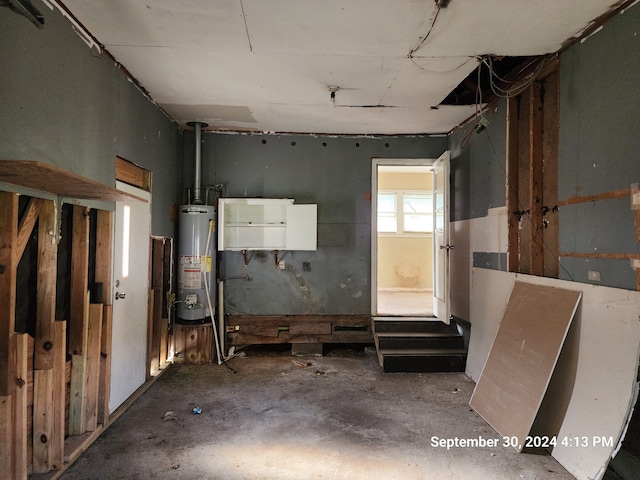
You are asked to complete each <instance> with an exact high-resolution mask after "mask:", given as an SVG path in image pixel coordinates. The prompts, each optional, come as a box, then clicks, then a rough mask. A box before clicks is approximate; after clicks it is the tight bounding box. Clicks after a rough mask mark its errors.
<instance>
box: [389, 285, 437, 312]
mask: <svg viewBox="0 0 640 480" xmlns="http://www.w3.org/2000/svg"><path fill="white" fill-rule="evenodd" d="M378 315H391V316H394V315H404V316H412V315H414V316H415V315H419V316H424V317H428V316H432V315H433V293H431V292H416V291H406V290H378Z"/></svg>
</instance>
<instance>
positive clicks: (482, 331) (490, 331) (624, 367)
mask: <svg viewBox="0 0 640 480" xmlns="http://www.w3.org/2000/svg"><path fill="white" fill-rule="evenodd" d="M516 280H519V281H523V282H527V283H531V284H535V285H548V286H555V287H559V288H565V289H568V290H580V291H582V302H581V305H580V308H579V309H578V312H577V314H576V317H575V319H574V320H573V322H572V327H571V332H570V338H571V342H565V345H564V347H563V354H562V356H561V357H560V359H559V361H558V364H557V366H556V371H555V372H554V380H553V382H552V383H551V384H550V385H549V388H548V390H547V395H546V397H545V402H544V403H545V404H547V403H550V404H551V405H557V406H559V405H561V404H562V408H560V407H558V412H556V414H560V423H561V425H560V427H557V426H554V428H552V429H548V430H549V431H550V432H552V433H553V434H556V440H557V442H558V444H557V445H556V446H555V447H554V448H553V451H552V455H553V457H555V458H556V460H558V462H559V463H560V464H561V465H562V466H563V467H564V468H566V469H567V470H568V471H569V472H570V473H571V474H572V475H574V476H575V477H576V478H577V479H578V480H592V479H599V478H601V477H602V475H603V474H604V471H605V469H606V466H607V464H608V463H609V460H610V459H611V456H612V455H614V454H615V452H616V449H617V446H618V444H619V442H620V440H621V439H622V437H623V432H624V429H625V426H626V425H627V421H628V419H629V416H630V415H631V410H632V408H633V405H634V403H635V395H636V390H637V387H636V385H637V383H636V375H637V370H638V358H639V354H640V292H637V291H631V290H622V289H619V288H610V287H602V286H598V285H588V284H584V283H578V282H570V281H566V280H556V279H550V278H545V277H535V276H530V275H522V274H515V273H508V272H500V271H496V270H487V269H482V268H474V269H473V277H472V282H471V306H470V307H471V318H473V329H472V334H471V338H470V342H469V356H468V358H467V375H469V376H470V377H471V378H472V379H473V380H475V381H478V380H479V377H480V372H481V369H482V366H483V364H484V363H485V360H486V359H487V357H488V355H489V351H490V347H491V342H492V341H493V338H494V337H495V335H496V332H497V331H498V328H499V323H500V318H501V315H502V312H504V309H505V306H506V304H507V300H508V293H507V294H505V292H509V291H510V290H511V288H512V286H513V284H514V281H516ZM489 299H491V301H488V300H489ZM556 376H559V378H557V379H556ZM564 398H569V401H568V402H565V401H564ZM542 413H543V412H542V410H541V411H540V413H539V415H538V418H537V419H536V423H538V421H539V420H546V419H544V418H543V419H541V418H540V417H541V416H542Z"/></svg>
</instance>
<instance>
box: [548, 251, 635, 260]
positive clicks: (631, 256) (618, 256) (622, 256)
mask: <svg viewBox="0 0 640 480" xmlns="http://www.w3.org/2000/svg"><path fill="white" fill-rule="evenodd" d="M560 256H561V257H574V258H606V259H608V260H640V253H603V252H560Z"/></svg>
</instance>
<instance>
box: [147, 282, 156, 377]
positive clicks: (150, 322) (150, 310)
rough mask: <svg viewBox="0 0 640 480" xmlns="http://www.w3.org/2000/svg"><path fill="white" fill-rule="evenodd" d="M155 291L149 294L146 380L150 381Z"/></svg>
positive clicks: (151, 290)
mask: <svg viewBox="0 0 640 480" xmlns="http://www.w3.org/2000/svg"><path fill="white" fill-rule="evenodd" d="M154 295H155V290H153V289H150V290H149V292H148V294H147V372H146V375H145V378H146V379H147V380H148V379H149V378H150V377H151V364H152V358H153V353H152V351H151V344H152V339H153V305H154Z"/></svg>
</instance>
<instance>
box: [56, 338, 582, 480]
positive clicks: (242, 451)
mask: <svg viewBox="0 0 640 480" xmlns="http://www.w3.org/2000/svg"><path fill="white" fill-rule="evenodd" d="M229 365H230V366H231V367H232V368H233V369H235V370H236V372H237V373H233V372H231V371H230V370H229V369H227V368H225V367H224V366H217V365H216V366H187V365H173V366H171V367H169V370H168V371H166V372H165V373H164V374H163V375H162V376H161V377H160V378H159V379H158V381H157V382H156V383H155V384H154V385H153V386H152V387H151V388H150V389H149V390H148V391H147V392H146V393H145V394H144V395H143V396H142V397H141V398H140V399H139V400H138V401H137V402H136V403H135V404H134V405H133V406H132V407H131V408H130V409H129V410H128V411H127V412H126V413H125V414H124V415H123V416H122V417H121V418H120V419H119V420H117V421H116V422H115V423H114V425H113V426H111V428H109V429H108V430H107V431H106V432H105V433H104V434H103V436H102V437H101V438H99V439H98V440H97V441H96V442H95V443H94V444H93V446H91V447H90V448H89V449H88V450H87V451H86V452H85V453H84V454H83V455H82V456H81V457H80V458H79V459H78V461H77V462H76V463H75V464H74V465H72V466H71V467H70V469H69V470H67V472H65V473H64V474H63V475H62V477H61V478H62V479H63V480H75V479H78V480H80V479H82V480H87V479H95V480H99V479H110V480H113V479H127V480H135V479H139V480H142V479H172V480H175V479H181V480H191V479H193V480H195V479H207V480H214V479H220V480H235V479H292V480H294V479H295V480H302V479H327V480H329V479H330V480H338V479H349V480H359V479H367V480H370V479H381V480H385V479H402V480H411V479H416V480H418V479H419V480H425V479H438V480H442V479H461V480H462V479H464V480H473V479H482V480H490V479H539V480H548V479H557V480H563V479H571V478H573V477H572V476H571V475H570V474H569V473H567V472H566V471H565V470H564V469H563V468H562V467H561V466H560V465H559V464H558V463H557V462H556V461H555V460H554V459H553V458H551V457H550V456H547V455H532V454H524V453H517V452H516V451H515V450H513V449H512V448H508V447H503V446H502V445H501V442H500V437H499V436H498V435H497V433H496V432H495V431H494V430H493V429H492V428H491V427H490V426H489V425H487V423H486V422H485V421H484V420H483V419H482V418H481V417H479V416H478V415H477V414H476V413H475V412H474V411H473V410H471V408H470V407H469V406H468V401H469V398H470V396H471V393H472V390H473V387H474V384H473V382H472V381H471V380H469V379H468V378H467V377H465V375H464V374H460V373H453V374H451V373H437V374H417V373H415V374H414V373H412V374H408V373H394V374H384V373H382V372H381V371H380V368H379V366H378V365H377V362H376V360H375V356H374V355H372V354H371V352H365V351H364V350H363V349H353V350H349V349H339V350H338V349H336V350H333V351H325V356H324V357H306V358H305V357H292V356H291V353H290V350H282V351H273V350H267V349H255V350H254V349H249V350H247V352H246V357H237V358H235V359H233V360H231V361H230V362H229ZM196 407H199V408H201V409H202V413H201V414H199V415H196V414H194V413H193V409H194V408H196ZM167 412H174V414H175V415H171V414H168V417H166V418H165V419H163V417H164V416H165V415H167ZM435 436H437V437H439V438H441V439H445V440H446V439H451V440H455V439H459V440H460V439H479V438H481V439H484V440H489V439H494V440H497V441H498V444H499V446H497V447H466V448H460V447H459V448H452V449H449V450H447V449H446V448H444V447H439V446H433V445H432V438H433V437H435Z"/></svg>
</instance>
